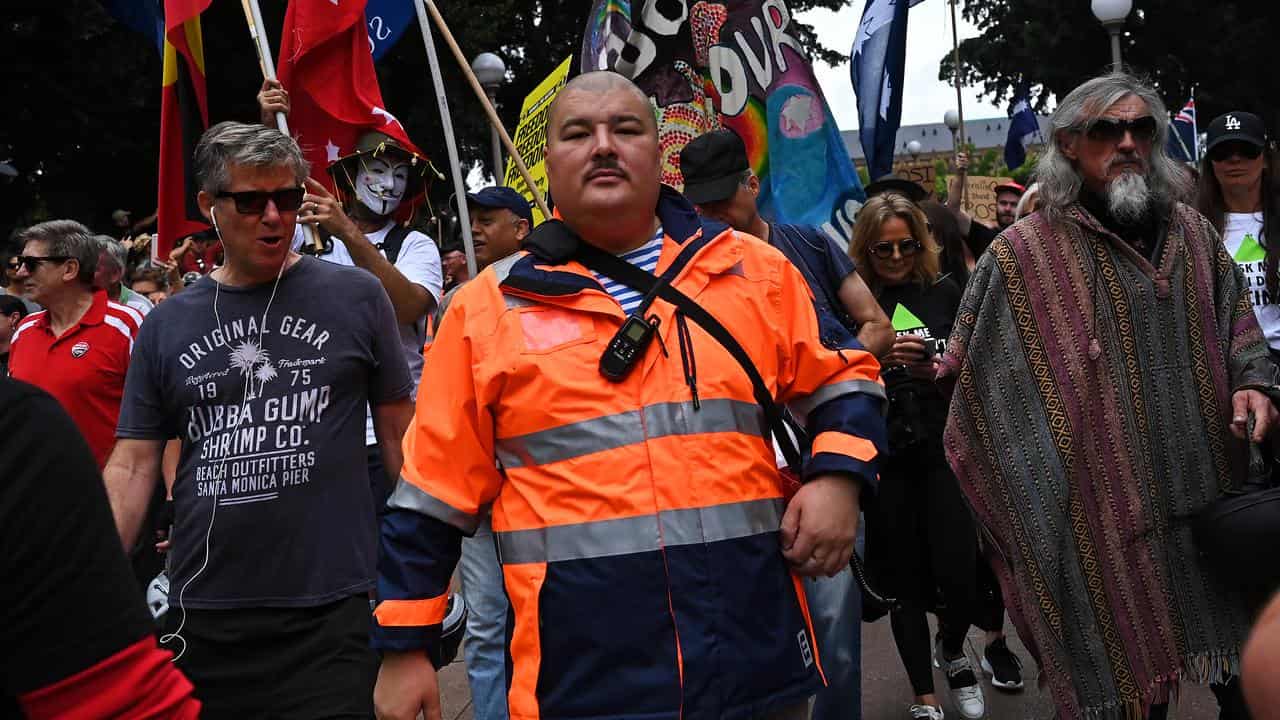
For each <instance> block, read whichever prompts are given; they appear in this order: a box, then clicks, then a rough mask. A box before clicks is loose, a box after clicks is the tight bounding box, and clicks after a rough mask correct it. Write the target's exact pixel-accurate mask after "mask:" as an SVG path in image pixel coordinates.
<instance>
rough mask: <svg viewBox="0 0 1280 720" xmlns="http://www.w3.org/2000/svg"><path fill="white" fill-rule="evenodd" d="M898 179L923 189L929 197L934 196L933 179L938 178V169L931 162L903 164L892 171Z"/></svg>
mask: <svg viewBox="0 0 1280 720" xmlns="http://www.w3.org/2000/svg"><path fill="white" fill-rule="evenodd" d="M893 171H894V172H895V173H897V174H898V176H899V177H901V178H903V179H905V180H910V181H911V182H913V183H915V184H917V185H919V186H920V187H922V188H924V191H925V192H926V193H928V194H929V197H930V198H932V197H933V196H934V190H935V187H934V184H933V182H934V178H936V177H937V176H938V168H937V167H936V166H935V165H934V164H933V163H931V162H918V163H905V164H902V165H898V166H897V167H895V168H894V169H893Z"/></svg>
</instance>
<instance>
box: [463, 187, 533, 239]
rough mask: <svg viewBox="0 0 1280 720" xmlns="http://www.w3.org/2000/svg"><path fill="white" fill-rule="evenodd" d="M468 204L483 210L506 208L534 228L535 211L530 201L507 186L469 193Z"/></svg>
mask: <svg viewBox="0 0 1280 720" xmlns="http://www.w3.org/2000/svg"><path fill="white" fill-rule="evenodd" d="M467 203H468V204H470V205H479V206H480V207H483V208H505V209H507V210H510V211H511V212H513V213H515V214H516V217H520V218H524V219H525V220H526V221H528V223H529V227H530V228H531V229H532V228H533V209H532V208H530V207H529V201H528V200H525V199H524V196H523V195H521V194H520V193H518V192H516V191H515V190H512V189H511V188H509V187H507V186H506V185H494V186H493V187H487V188H484V189H483V190H481V191H480V192H473V193H467Z"/></svg>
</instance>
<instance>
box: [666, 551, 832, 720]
mask: <svg viewBox="0 0 1280 720" xmlns="http://www.w3.org/2000/svg"><path fill="white" fill-rule="evenodd" d="M666 554H667V567H668V570H669V572H670V578H671V584H670V588H671V603H672V607H673V608H674V610H675V616H676V629H677V630H678V631H679V633H680V647H681V650H682V651H683V657H682V659H683V662H684V683H685V692H684V696H685V701H686V704H685V706H684V708H683V718H684V720H718V719H721V718H723V719H738V718H740V719H742V720H747V718H751V717H753V716H755V715H757V714H758V713H759V712H760V711H761V710H763V709H764V708H762V707H756V706H752V705H750V704H746V703H744V702H743V698H747V697H753V698H761V697H768V698H769V699H770V702H771V704H772V706H774V707H776V706H778V705H786V704H788V703H790V702H800V701H802V700H804V699H805V698H806V697H807V696H808V695H811V694H813V693H814V692H816V691H817V690H818V689H820V688H821V687H822V682H821V678H820V676H819V675H818V672H817V663H816V661H815V655H814V651H813V647H814V643H813V639H812V637H811V636H810V634H809V628H808V626H807V624H806V623H805V620H804V614H803V611H802V610H801V608H800V602H799V600H798V599H797V597H796V591H795V585H794V583H793V581H792V579H791V575H790V570H789V569H788V567H787V565H786V561H785V560H784V559H783V557H782V555H781V553H779V551H778V534H777V533H762V534H760V535H753V536H750V537H744V538H736V539H733V540H724V541H720V542H713V543H707V544H700V545H680V546H675V547H669V548H667V550H666ZM744 613H745V614H744ZM762 627H768V628H774V629H776V631H774V632H770V633H760V632H759V628H762ZM762 640H769V641H770V642H767V643H765V642H762Z"/></svg>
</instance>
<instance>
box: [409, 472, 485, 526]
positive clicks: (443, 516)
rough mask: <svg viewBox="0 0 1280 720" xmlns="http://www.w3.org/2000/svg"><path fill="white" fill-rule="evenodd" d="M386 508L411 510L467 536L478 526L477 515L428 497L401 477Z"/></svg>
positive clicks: (423, 491) (420, 489)
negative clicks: (454, 528)
mask: <svg viewBox="0 0 1280 720" xmlns="http://www.w3.org/2000/svg"><path fill="white" fill-rule="evenodd" d="M387 507H389V508H391V509H393V510H411V511H413V512H416V513H419V514H421V515H426V516H428V517H433V518H435V519H437V520H439V521H441V522H444V523H448V524H450V525H452V526H454V527H456V528H458V529H459V530H461V531H462V532H464V533H466V534H467V535H472V534H474V533H475V531H476V528H477V527H478V526H479V525H480V516H479V515H476V514H473V513H468V512H463V511H462V510H459V509H457V508H455V507H453V506H452V505H450V504H449V503H447V502H445V501H443V500H440V499H439V498H437V497H435V496H433V495H428V494H427V492H426V491H425V490H423V489H422V488H419V487H418V486H416V485H414V484H413V483H411V482H409V481H408V480H405V479H404V477H403V476H402V477H401V478H400V479H399V480H398V481H396V489H395V490H394V491H392V493H391V497H390V498H388V499H387Z"/></svg>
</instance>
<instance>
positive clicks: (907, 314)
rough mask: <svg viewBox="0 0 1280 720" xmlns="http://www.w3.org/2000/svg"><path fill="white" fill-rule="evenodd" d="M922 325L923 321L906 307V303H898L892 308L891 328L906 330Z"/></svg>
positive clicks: (899, 330) (900, 330)
mask: <svg viewBox="0 0 1280 720" xmlns="http://www.w3.org/2000/svg"><path fill="white" fill-rule="evenodd" d="M922 327H924V323H923V322H921V320H920V318H918V317H916V314H915V313H913V312H911V311H910V310H908V309H907V306H906V305H902V304H901V303H899V305H898V307H896V308H894V310H893V329H894V330H897V331H898V332H903V331H906V330H915V329H916V328H922Z"/></svg>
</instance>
